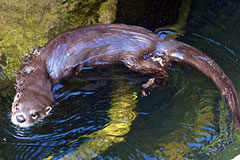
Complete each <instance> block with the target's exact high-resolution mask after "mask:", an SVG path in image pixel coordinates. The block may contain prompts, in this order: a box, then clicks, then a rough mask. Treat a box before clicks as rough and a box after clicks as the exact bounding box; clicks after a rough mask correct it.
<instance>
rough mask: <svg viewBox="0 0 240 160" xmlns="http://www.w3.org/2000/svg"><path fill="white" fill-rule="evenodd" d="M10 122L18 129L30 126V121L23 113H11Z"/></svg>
mask: <svg viewBox="0 0 240 160" xmlns="http://www.w3.org/2000/svg"><path fill="white" fill-rule="evenodd" d="M11 121H12V123H13V124H15V125H17V126H20V127H29V126H31V125H32V122H31V121H32V120H31V119H30V118H29V117H28V116H27V115H26V114H25V113H23V112H13V113H12V116H11Z"/></svg>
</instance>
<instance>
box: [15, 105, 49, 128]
mask: <svg viewBox="0 0 240 160" xmlns="http://www.w3.org/2000/svg"><path fill="white" fill-rule="evenodd" d="M19 106H20V109H19V108H18V109H17V110H16V109H13V112H12V116H11V121H12V123H13V124H15V125H17V126H20V127H30V126H32V125H33V124H34V122H36V121H38V120H39V119H43V118H44V117H46V116H47V115H48V114H49V112H50V111H51V110H52V107H50V106H47V107H46V108H45V109H43V110H30V109H29V108H27V107H26V108H24V109H22V108H23V107H21V105H19Z"/></svg>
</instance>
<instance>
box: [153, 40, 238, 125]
mask: <svg viewBox="0 0 240 160" xmlns="http://www.w3.org/2000/svg"><path fill="white" fill-rule="evenodd" d="M157 50H158V51H159V52H161V53H163V54H162V55H164V56H163V59H165V60H167V61H177V62H182V63H187V64H189V65H191V66H193V67H194V68H197V69H198V70H200V71H201V72H203V73H204V74H205V75H207V76H208V77H209V78H210V79H211V80H212V81H213V82H214V83H215V84H216V86H217V87H218V88H219V89H220V91H221V94H222V95H224V96H226V99H227V101H228V105H229V107H230V109H231V111H232V116H233V119H234V122H235V127H236V128H237V129H238V128H240V119H239V101H238V95H237V92H236V89H235V87H234V86H233V83H232V81H231V80H230V79H229V78H228V77H227V75H226V74H225V73H224V72H223V70H222V69H221V68H220V67H219V65H218V64H217V63H216V62H214V61H213V60H212V59H211V58H210V57H208V56H207V55H205V54H204V53H203V52H201V51H199V50H197V49H196V48H194V47H192V46H190V45H187V44H185V43H182V42H178V41H175V40H170V39H163V40H161V42H160V43H158V46H157Z"/></svg>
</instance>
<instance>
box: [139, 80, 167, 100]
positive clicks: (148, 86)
mask: <svg viewBox="0 0 240 160" xmlns="http://www.w3.org/2000/svg"><path fill="white" fill-rule="evenodd" d="M165 80H166V79H165V78H150V79H149V80H148V81H147V82H146V83H144V84H143V85H142V90H141V91H140V92H141V94H142V96H147V95H149V94H150V91H151V90H152V89H153V88H155V87H157V86H159V85H160V84H163V83H164V82H165Z"/></svg>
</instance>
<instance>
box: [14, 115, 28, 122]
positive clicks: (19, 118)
mask: <svg viewBox="0 0 240 160" xmlns="http://www.w3.org/2000/svg"><path fill="white" fill-rule="evenodd" d="M16 119H17V121H18V122H19V123H23V122H26V118H25V117H24V116H23V115H17V116H16Z"/></svg>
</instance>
